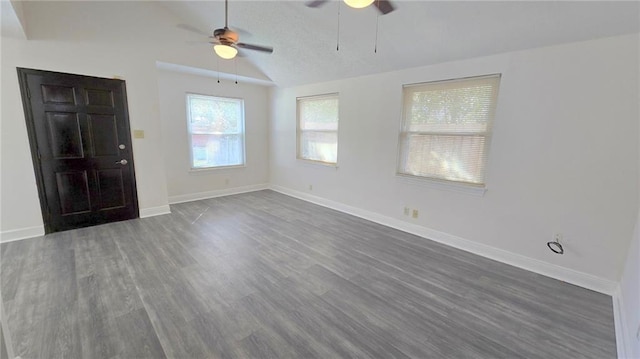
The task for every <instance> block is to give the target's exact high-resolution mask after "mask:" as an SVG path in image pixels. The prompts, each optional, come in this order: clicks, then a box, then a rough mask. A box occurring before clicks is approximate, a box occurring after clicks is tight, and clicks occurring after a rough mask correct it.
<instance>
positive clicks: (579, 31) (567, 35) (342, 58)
mask: <svg viewBox="0 0 640 359" xmlns="http://www.w3.org/2000/svg"><path fill="white" fill-rule="evenodd" d="M394 4H395V5H396V11H394V12H392V13H390V14H388V15H384V16H380V17H378V13H377V11H376V10H375V9H374V8H365V9H360V10H357V9H352V8H349V7H347V6H345V5H344V4H342V3H341V2H339V1H332V2H330V3H328V4H326V5H325V6H323V7H321V8H318V9H311V8H307V7H306V6H305V5H304V2H302V1H244V0H230V1H229V26H230V27H231V28H239V29H241V30H244V31H241V32H240V36H241V41H242V42H248V43H253V44H259V45H270V46H273V47H274V49H275V50H274V52H273V54H271V55H269V54H263V53H259V52H247V56H246V57H244V58H241V59H239V60H238V64H240V65H239V70H238V71H239V72H241V75H244V76H248V77H255V78H258V79H260V80H269V79H270V80H271V81H273V82H274V83H275V84H277V85H279V86H291V85H299V84H306V83H314V82H322V81H329V80H335V79H340V78H347V77H354V76H361V75H367V74H372V73H379V72H387V71H393V70H399V69H403V68H409V67H415V66H423V65H430V64H435V63H441V62H445V61H451V60H459V59H466V58H472V57H478V56H486V55H492V54H497V53H502V52H507V51H515V50H522V49H527V48H535V47H542V46H549V45H555V44H561V43H567V42H574V41H583V40H589V39H595V38H600V37H608V36H615V35H621V34H627V33H637V32H639V31H640V10H639V8H640V3H638V2H635V1H629V2H616V1H584V2H582V1H500V2H487V1H397V0H396V1H394ZM339 8H340V28H339V29H340V31H339V36H338V9H339ZM23 10H24V12H25V16H26V17H27V21H26V23H27V24H28V26H27V31H26V32H27V37H28V38H29V39H35V40H54V39H55V40H67V41H111V42H118V41H120V42H125V43H129V44H136V43H138V44H139V45H140V46H141V47H144V48H156V49H161V50H162V51H159V52H158V53H159V54H160V55H158V56H159V57H160V58H158V59H157V60H158V61H163V62H167V63H175V64H177V65H181V66H182V65H184V66H193V67H197V68H202V69H206V70H214V71H215V70H220V71H223V72H233V71H235V70H234V65H232V63H233V61H229V60H221V61H220V64H219V63H218V60H217V58H216V56H215V54H214V53H213V51H212V50H211V48H210V47H209V45H208V44H207V43H205V42H202V43H195V44H193V43H191V42H194V41H201V40H206V37H204V36H202V35H198V34H195V33H192V32H189V31H185V30H183V29H180V28H178V27H176V25H178V24H188V25H190V26H193V27H196V28H199V29H202V30H203V31H206V32H212V31H213V30H214V29H215V28H219V27H223V26H224V2H223V1H158V2H154V1H144V2H140V3H134V2H118V1H90V2H81V3H80V2H56V1H42V2H29V3H25V6H24V9H23ZM74 14H75V15H74ZM376 21H378V35H377V53H374V46H375V44H376ZM112 23H115V24H117V27H116V28H114V29H113V31H111V32H106V31H101V29H102V28H106V27H107V26H108V25H109V24H112ZM338 41H339V44H340V50H339V51H336V45H337V42H338ZM178 54H179V55H180V56H178Z"/></svg>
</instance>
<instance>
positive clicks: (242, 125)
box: [185, 92, 247, 172]
mask: <svg viewBox="0 0 640 359" xmlns="http://www.w3.org/2000/svg"><path fill="white" fill-rule="evenodd" d="M192 97H200V98H208V99H221V100H233V101H238V102H239V103H240V126H239V127H240V132H238V133H221V134H220V135H224V134H230V135H231V134H233V135H240V141H241V143H242V147H241V148H242V162H241V163H240V164H234V165H217V166H207V167H194V162H193V159H194V153H193V152H194V151H193V135H194V133H193V131H192V128H191V103H190V99H191V98H192ZM185 105H186V115H187V116H186V119H187V121H186V124H187V141H188V143H189V148H188V150H189V172H200V171H211V170H219V169H228V168H241V167H246V165H247V148H246V126H245V110H244V99H243V98H240V97H223V96H216V95H209V94H202V93H195V92H187V93H186V94H185ZM212 134H213V135H215V133H212Z"/></svg>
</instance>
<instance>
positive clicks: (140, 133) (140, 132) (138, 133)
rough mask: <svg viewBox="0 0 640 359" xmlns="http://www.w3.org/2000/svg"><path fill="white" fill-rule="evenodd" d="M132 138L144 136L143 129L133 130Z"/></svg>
mask: <svg viewBox="0 0 640 359" xmlns="http://www.w3.org/2000/svg"><path fill="white" fill-rule="evenodd" d="M133 138H144V130H133Z"/></svg>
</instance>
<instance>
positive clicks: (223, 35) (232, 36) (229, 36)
mask: <svg viewBox="0 0 640 359" xmlns="http://www.w3.org/2000/svg"><path fill="white" fill-rule="evenodd" d="M213 37H215V38H216V39H218V40H219V41H220V43H223V44H225V45H228V44H229V43H231V44H235V43H236V42H238V34H237V33H236V32H234V31H233V30H230V29H229V28H228V27H225V28H224V29H216V30H215V31H214V32H213Z"/></svg>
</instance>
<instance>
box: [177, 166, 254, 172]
mask: <svg viewBox="0 0 640 359" xmlns="http://www.w3.org/2000/svg"><path fill="white" fill-rule="evenodd" d="M246 167H247V165H233V166H218V167H204V168H190V169H189V173H190V174H205V173H207V172H214V171H223V170H231V169H236V168H246Z"/></svg>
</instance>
